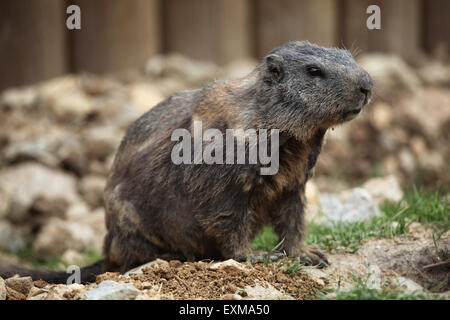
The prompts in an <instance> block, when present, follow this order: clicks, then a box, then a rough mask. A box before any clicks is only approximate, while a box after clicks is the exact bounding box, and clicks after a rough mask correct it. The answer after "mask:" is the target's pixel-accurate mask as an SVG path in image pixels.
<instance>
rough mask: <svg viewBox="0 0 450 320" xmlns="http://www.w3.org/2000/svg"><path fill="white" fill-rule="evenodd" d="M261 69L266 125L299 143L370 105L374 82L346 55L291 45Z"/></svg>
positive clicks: (269, 58) (274, 53)
mask: <svg viewBox="0 0 450 320" xmlns="http://www.w3.org/2000/svg"><path fill="white" fill-rule="evenodd" d="M258 69H259V71H260V72H259V74H260V75H261V89H262V90H261V91H259V99H261V102H262V103H261V106H262V109H263V110H260V111H261V116H262V117H263V119H264V122H266V123H267V124H268V126H270V127H272V128H278V129H280V131H281V132H283V131H284V132H286V133H288V134H291V135H294V136H297V137H299V138H301V137H305V136H307V135H308V134H310V133H311V131H312V130H315V129H318V128H328V127H330V126H333V125H337V124H340V123H343V122H345V121H348V120H351V119H353V118H355V117H356V115H358V114H359V113H360V112H361V110H362V108H363V107H364V106H365V105H366V104H368V103H369V101H370V95H371V89H372V79H371V78H370V76H369V74H368V73H367V72H366V71H365V70H364V69H363V68H361V67H360V66H359V65H358V64H357V63H356V62H355V60H354V59H353V57H352V55H351V53H350V52H348V51H347V50H341V49H327V48H323V47H319V46H316V45H313V44H310V43H307V42H289V43H287V44H285V45H283V46H281V47H279V48H276V49H274V50H272V51H271V52H270V53H269V54H268V55H267V56H266V57H265V58H264V60H263V62H262V63H261V65H260V66H259V67H258Z"/></svg>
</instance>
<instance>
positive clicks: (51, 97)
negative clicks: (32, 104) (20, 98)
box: [39, 75, 95, 121]
mask: <svg viewBox="0 0 450 320" xmlns="http://www.w3.org/2000/svg"><path fill="white" fill-rule="evenodd" d="M39 94H40V101H41V103H42V105H43V106H45V107H48V108H49V109H50V110H51V111H52V112H53V113H54V114H55V115H56V117H57V118H58V119H59V120H62V121H74V120H81V119H84V118H85V117H86V116H87V115H88V114H90V113H91V112H93V111H94V110H95V109H94V104H93V101H92V99H91V98H90V97H88V96H87V95H86V94H85V93H84V92H83V91H82V90H81V88H80V86H79V82H78V78H76V77H74V76H71V75H69V76H63V77H58V78H54V79H51V80H49V81H46V82H44V83H42V84H41V86H40V90H39Z"/></svg>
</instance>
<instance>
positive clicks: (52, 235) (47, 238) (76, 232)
mask: <svg viewBox="0 0 450 320" xmlns="http://www.w3.org/2000/svg"><path fill="white" fill-rule="evenodd" d="M95 239H96V235H95V232H94V230H93V229H92V227H90V226H88V225H84V224H81V223H78V222H71V221H65V220H62V219H59V218H53V217H52V218H50V219H49V220H48V221H47V223H46V224H45V225H44V226H43V227H42V229H41V230H40V232H39V234H38V235H37V237H36V239H35V241H34V242H33V248H34V249H35V250H36V253H37V254H38V255H40V256H53V255H60V254H63V253H64V251H66V250H67V249H73V250H76V251H80V252H81V251H84V250H87V249H92V248H94V247H95V244H96V240H95Z"/></svg>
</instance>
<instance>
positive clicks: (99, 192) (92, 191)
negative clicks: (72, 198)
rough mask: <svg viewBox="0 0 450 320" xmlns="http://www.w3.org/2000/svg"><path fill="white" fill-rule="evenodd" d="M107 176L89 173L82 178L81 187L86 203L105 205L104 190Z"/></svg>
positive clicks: (94, 206)
mask: <svg viewBox="0 0 450 320" xmlns="http://www.w3.org/2000/svg"><path fill="white" fill-rule="evenodd" d="M105 185H106V178H104V177H101V176H96V175H88V176H85V177H83V179H81V181H80V184H79V186H80V187H79V188H80V193H81V195H82V196H83V198H84V200H85V201H86V203H88V204H89V205H90V206H91V207H93V208H96V207H100V206H102V205H103V190H104V188H105Z"/></svg>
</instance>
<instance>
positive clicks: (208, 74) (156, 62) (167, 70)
mask: <svg viewBox="0 0 450 320" xmlns="http://www.w3.org/2000/svg"><path fill="white" fill-rule="evenodd" d="M145 71H146V74H148V75H150V76H153V77H174V78H180V79H182V80H184V81H185V82H187V83H188V85H189V86H192V87H196V86H199V85H203V84H204V83H206V82H209V81H211V80H213V79H214V78H215V77H216V76H217V74H218V71H219V70H218V68H217V66H216V65H215V64H213V63H211V62H203V61H198V60H194V59H189V58H187V57H185V56H183V55H181V54H178V53H171V54H169V55H166V56H161V55H155V56H153V57H151V58H150V59H149V60H148V62H147V64H146V66H145Z"/></svg>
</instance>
